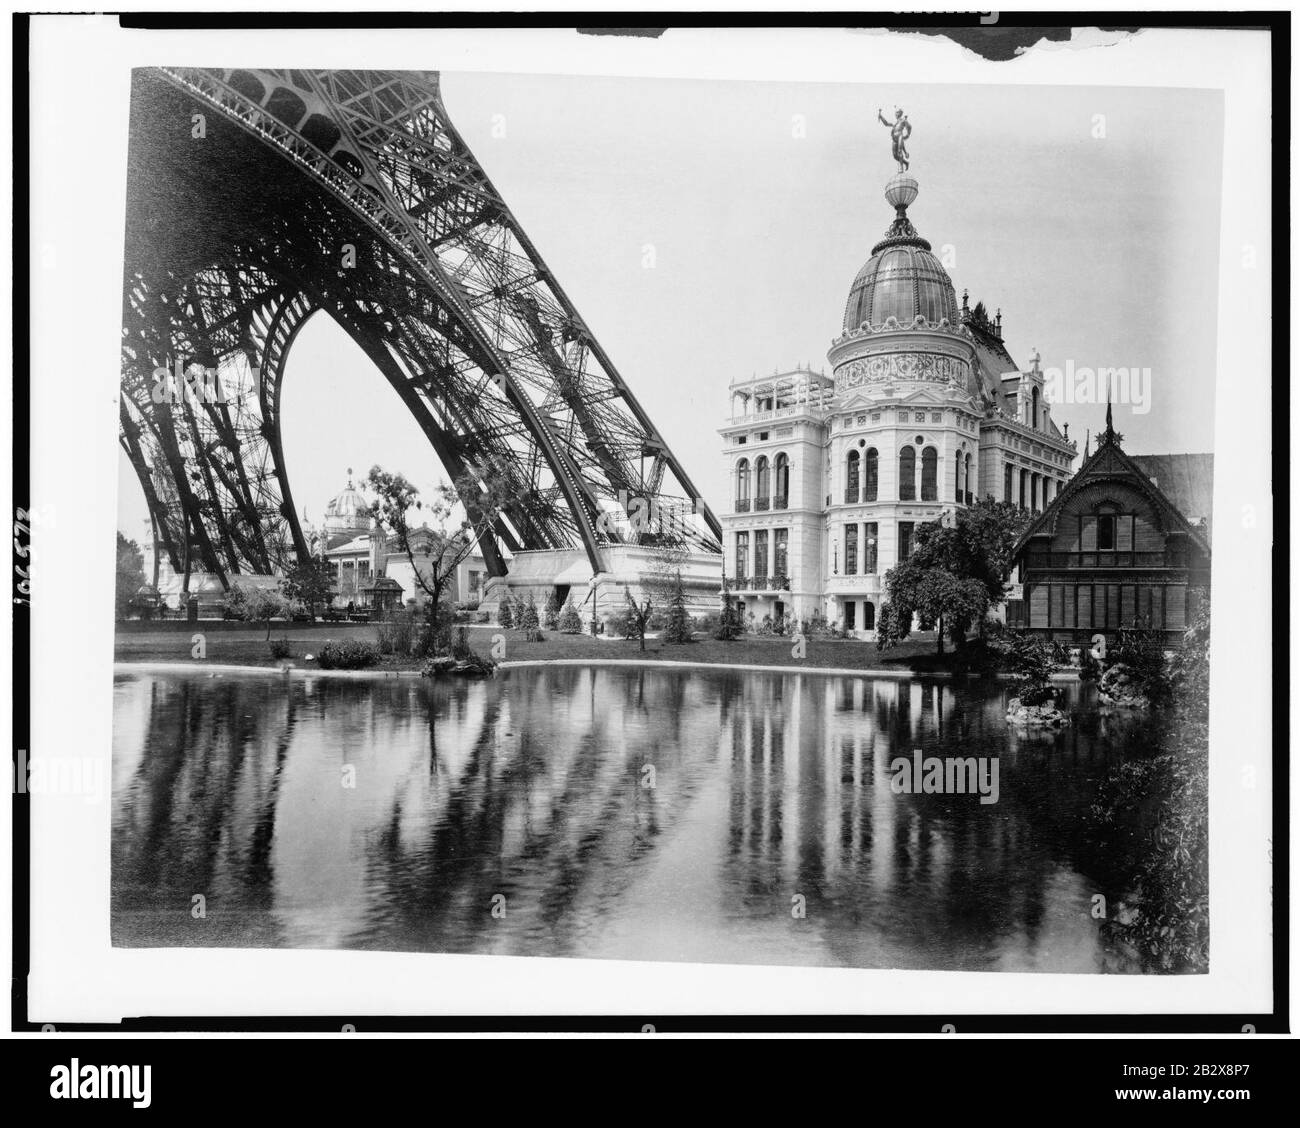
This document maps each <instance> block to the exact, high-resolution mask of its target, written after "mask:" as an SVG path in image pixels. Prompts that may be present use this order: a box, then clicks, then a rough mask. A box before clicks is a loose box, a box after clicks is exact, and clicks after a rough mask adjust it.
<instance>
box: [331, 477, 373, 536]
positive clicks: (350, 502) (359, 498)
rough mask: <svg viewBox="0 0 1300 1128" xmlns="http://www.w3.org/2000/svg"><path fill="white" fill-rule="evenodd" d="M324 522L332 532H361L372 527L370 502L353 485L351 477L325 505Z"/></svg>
mask: <svg viewBox="0 0 1300 1128" xmlns="http://www.w3.org/2000/svg"><path fill="white" fill-rule="evenodd" d="M348 473H349V474H350V473H351V471H348ZM323 524H324V526H325V528H326V529H327V530H328V531H329V532H331V533H345V532H359V533H361V532H365V531H366V530H367V529H369V528H370V503H369V502H367V501H366V499H365V495H364V494H362V493H361V492H360V491H358V490H357V489H355V488H354V487H353V485H352V479H351V478H349V479H348V484H347V487H346V488H345V489H344V490H343V492H342V493H340V494H338V495H337V496H335V497H333V498H331V499H330V502H329V504H328V505H326V506H325V520H324V522H323Z"/></svg>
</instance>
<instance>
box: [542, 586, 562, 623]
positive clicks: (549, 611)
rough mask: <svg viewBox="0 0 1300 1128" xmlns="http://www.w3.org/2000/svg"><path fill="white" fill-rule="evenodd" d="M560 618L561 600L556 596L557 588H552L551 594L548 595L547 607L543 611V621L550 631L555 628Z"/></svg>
mask: <svg viewBox="0 0 1300 1128" xmlns="http://www.w3.org/2000/svg"><path fill="white" fill-rule="evenodd" d="M559 619H560V601H559V599H557V598H556V595H555V589H554V588H552V589H551V594H550V595H548V596H547V597H546V608H545V610H544V611H543V612H542V621H543V622H544V623H545V624H546V629H547V630H548V631H553V630H555V627H556V624H557V623H558V622H559Z"/></svg>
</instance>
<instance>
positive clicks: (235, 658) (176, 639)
mask: <svg viewBox="0 0 1300 1128" xmlns="http://www.w3.org/2000/svg"><path fill="white" fill-rule="evenodd" d="M280 626H281V624H272V626H271V637H272V638H280V637H285V638H287V639H288V640H289V646H290V652H291V655H292V661H293V662H294V663H296V664H297V665H298V666H299V667H301V666H303V665H314V663H304V657H305V656H306V655H307V654H312V655H314V654H316V653H317V652H318V651H319V650H320V647H321V644H322V643H323V642H325V641H326V640H328V639H336V640H339V641H342V640H343V639H364V640H366V641H368V642H373V641H375V637H376V632H375V629H374V627H371V626H349V627H344V628H342V629H340V628H339V627H338V626H336V625H334V624H329V623H322V624H319V625H312V626H305V625H298V626H296V627H295V628H294V629H293V630H291V631H282V630H281V629H280ZM203 627H204V624H203V623H202V622H200V623H198V624H193V625H192V629H185V630H165V631H132V632H131V633H122V632H119V633H118V635H117V637H116V640H115V643H114V649H113V657H114V659H115V660H116V661H118V662H191V661H192V662H194V663H195V664H196V665H201V664H203V663H204V662H207V663H213V664H219V665H236V666H269V667H273V666H275V665H276V659H274V658H272V657H271V648H270V646H269V645H268V643H267V641H266V628H265V627H264V626H263V627H250V628H244V629H231V628H230V626H229V624H225V625H224V627H225V629H222V630H214V631H208V632H205V631H204V629H203ZM196 633H197V634H203V635H204V642H205V648H206V655H205V657H204V658H202V659H195V658H193V657H192V656H191V650H192V648H193V646H194V643H193V642H192V641H191V636H192V635H194V634H196ZM544 633H545V639H544V641H542V642H525V641H524V638H523V635H522V633H521V632H519V631H514V630H503V629H502V628H500V627H496V626H473V627H471V628H470V631H469V640H470V645H471V646H473V648H474V649H475V650H476V651H478V652H479V653H480V654H483V655H485V656H486V655H488V654H490V653H491V651H492V648H493V642H494V638H495V636H496V635H502V636H504V639H505V650H504V654H503V656H502V659H501V660H502V661H506V662H531V661H546V660H548V659H550V660H554V659H558V658H567V659H599V658H603V659H623V660H628V659H631V660H635V661H646V662H710V663H713V662H716V663H731V664H734V665H743V666H810V667H815V668H821V669H826V668H837V669H849V670H868V669H895V670H902V669H917V670H930V669H941V668H944V669H946V668H947V666H948V663H947V661H944V660H939V661H936V658H937V656H936V654H935V643H934V636H933V635H932V634H927V635H922V636H921V637H919V638H916V639H909V640H908V641H907V642H905V643H903V644H902V645H901V646H897V647H895V648H894V649H893V650H890V651H887V652H884V653H882V652H881V651H879V650H877V649H876V644H875V643H874V642H857V641H843V642H836V641H832V640H828V639H812V640H810V641H808V642H806V643H805V653H804V656H803V657H802V658H796V657H794V655H793V653H792V651H793V648H794V642H793V640H791V639H788V638H754V637H746V638H740V639H737V640H736V641H734V642H718V641H716V640H714V639H706V638H700V639H698V640H697V641H696V642H691V643H685V644H680V645H675V646H674V645H668V644H667V643H664V642H662V641H661V640H659V639H657V638H650V639H647V640H646V644H645V650H644V651H642V650H641V649H640V647H639V646H638V644H637V642H636V641H635V640H630V641H626V640H622V639H618V640H606V639H603V638H592V637H591V636H590V635H566V634H560V633H559V632H558V631H546V632H544ZM419 667H420V662H419V661H417V660H415V659H411V658H402V659H397V658H385V659H383V662H382V665H381V666H380V667H378V668H381V669H399V670H400V669H419Z"/></svg>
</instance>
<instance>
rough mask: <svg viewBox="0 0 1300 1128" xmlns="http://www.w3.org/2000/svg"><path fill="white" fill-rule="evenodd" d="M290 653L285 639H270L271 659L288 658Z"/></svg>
mask: <svg viewBox="0 0 1300 1128" xmlns="http://www.w3.org/2000/svg"><path fill="white" fill-rule="evenodd" d="M291 653H292V651H291V650H290V648H289V640H288V639H287V638H273V639H271V657H272V658H288V657H289V656H290V654H291Z"/></svg>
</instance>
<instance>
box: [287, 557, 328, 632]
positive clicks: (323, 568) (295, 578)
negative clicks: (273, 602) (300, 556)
mask: <svg viewBox="0 0 1300 1128" xmlns="http://www.w3.org/2000/svg"><path fill="white" fill-rule="evenodd" d="M280 594H281V595H282V596H284V598H285V601H286V602H287V603H289V604H290V605H291V606H292V605H295V604H302V606H303V607H305V608H306V609H307V613H308V614H309V615H311V616H312V618H315V617H316V608H317V606H318V605H320V604H322V603H329V602H330V601H331V600H332V599H333V598H334V580H333V577H332V576H331V575H330V570H329V565H328V564H327V563H326V562H325V558H324V557H316V558H308V559H307V560H304V561H303V562H302V563H301V564H298V565H297V566H295V567H294V568H292V569H290V571H289V572H288V573H286V574H285V576H284V577H283V578H282V579H281V580H280Z"/></svg>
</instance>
